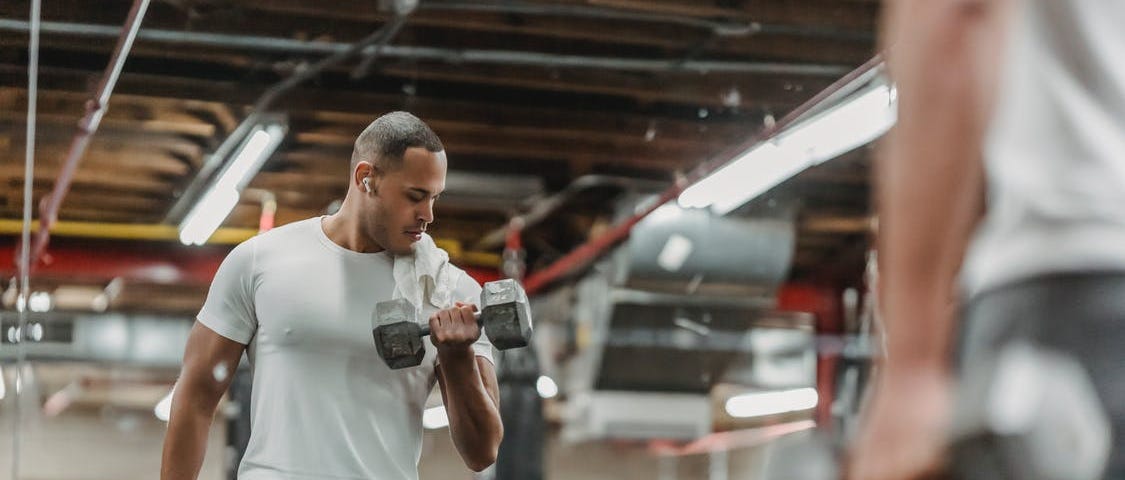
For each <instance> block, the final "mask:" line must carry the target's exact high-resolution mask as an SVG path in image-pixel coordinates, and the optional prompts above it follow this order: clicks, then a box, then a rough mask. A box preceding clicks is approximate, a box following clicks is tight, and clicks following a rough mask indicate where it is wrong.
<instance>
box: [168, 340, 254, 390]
mask: <svg viewBox="0 0 1125 480" xmlns="http://www.w3.org/2000/svg"><path fill="white" fill-rule="evenodd" d="M245 350H246V345H244V344H242V343H239V342H236V341H234V340H231V339H229V338H227V337H225V336H223V335H220V334H219V333H217V332H216V331H214V330H212V329H211V328H209V327H207V326H206V325H204V324H203V323H201V322H195V325H193V326H192V328H191V334H190V335H189V336H188V342H187V346H186V347H185V349H184V365H183V371H182V372H181V375H180V380H179V383H180V385H182V386H183V387H185V388H190V389H191V390H193V391H196V392H198V393H201V394H206V395H207V396H208V397H214V398H215V399H217V398H218V397H220V396H222V394H223V393H224V392H226V390H227V387H228V386H229V385H230V381H231V378H232V377H233V376H234V371H235V369H237V368H238V362H239V360H241V358H242V352H243V351H245Z"/></svg>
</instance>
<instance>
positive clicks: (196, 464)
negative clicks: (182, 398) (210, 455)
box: [160, 407, 214, 480]
mask: <svg viewBox="0 0 1125 480" xmlns="http://www.w3.org/2000/svg"><path fill="white" fill-rule="evenodd" d="M213 416H214V414H213V413H207V412H204V411H193V410H192V409H190V408H186V407H184V408H177V409H176V410H174V411H173V412H172V414H171V418H170V421H169V422H168V432H167V433H166V434H165V438H164V453H163V456H162V460H161V465H160V479H161V480H195V479H196V478H197V477H198V476H199V469H200V468H201V467H202V466H203V456H204V453H205V452H206V451H207V436H208V432H209V431H210V429H211V421H212V418H213Z"/></svg>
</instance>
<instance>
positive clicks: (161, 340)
mask: <svg viewBox="0 0 1125 480" xmlns="http://www.w3.org/2000/svg"><path fill="white" fill-rule="evenodd" d="M15 325H16V324H15V323H14V322H10V321H8V320H5V321H3V322H0V326H2V327H3V330H4V335H3V337H4V338H3V341H4V343H10V342H9V340H11V339H10V338H9V337H10V336H13V335H14V336H15V337H17V338H18V337H19V336H22V337H23V338H24V347H25V349H26V351H27V359H28V360H30V361H82V362H95V363H115V364H126V365H132V366H139V367H157V368H161V367H163V368H179V367H180V365H181V363H182V362H183V355H184V346H185V345H186V344H187V339H188V333H189V332H190V331H191V326H192V323H191V322H190V321H187V319H181V318H168V317H154V316H140V315H137V316H126V315H119V314H104V315H80V316H75V317H60V316H57V315H51V316H46V315H44V316H39V317H37V316H31V317H30V320H29V322H28V329H29V331H28V332H18V331H15V330H12V329H13V328H15ZM37 326H38V327H37ZM9 334H13V335H9ZM12 361H15V352H14V349H11V348H5V349H0V362H12Z"/></svg>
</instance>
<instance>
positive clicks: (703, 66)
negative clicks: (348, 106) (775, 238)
mask: <svg viewBox="0 0 1125 480" xmlns="http://www.w3.org/2000/svg"><path fill="white" fill-rule="evenodd" d="M27 28H28V24H27V22H24V21H20V20H9V19H0V30H4V31H15V32H23V31H26V30H27ZM43 32H44V33H48V34H56V35H75V36H82V37H103V38H104V37H112V36H115V35H116V34H117V32H118V29H117V28H116V27H112V26H108V25H94V24H85V23H63V22H43ZM139 38H140V39H141V40H144V41H147V42H154V43H164V44H168V45H194V46H207V47H216V48H229V49H245V50H258V51H265V52H284V53H293V54H307V55H324V54H334V53H340V52H347V51H348V50H349V49H350V48H352V47H354V45H355V44H347V43H339V42H309V41H303V40H292V39H288V38H276V37H262V36H251V35H230V34H223V33H202V32H184V31H179V30H159V29H145V30H144V31H142V32H140V36H139ZM375 50H378V51H379V56H381V57H386V58H396V59H407V60H415V61H438V62H445V63H451V64H465V63H480V64H498V65H525V66H534V67H548V68H552V67H554V68H595V69H603V70H622V71H646V72H667V71H691V72H698V73H745V74H761V75H807V76H819V77H838V76H840V75H843V74H845V73H847V72H848V71H849V70H850V67H848V66H846V65H832V64H816V63H778V62H733V61H710V60H688V61H683V60H682V59H672V60H659V59H640V58H620V57H590V56H580V55H555V54H548V53H537V52H519V51H510V50H474V49H449V48H434V47H409V46H396V45H387V46H383V47H380V48H377V49H376V48H374V47H368V48H367V49H365V50H364V52H365V53H366V52H372V53H373V52H374V51H375Z"/></svg>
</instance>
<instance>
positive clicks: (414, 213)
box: [368, 147, 446, 255]
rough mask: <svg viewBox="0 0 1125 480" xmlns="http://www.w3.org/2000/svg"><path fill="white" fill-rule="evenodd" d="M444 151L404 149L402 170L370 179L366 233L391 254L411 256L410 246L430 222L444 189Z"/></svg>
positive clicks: (418, 148)
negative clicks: (371, 200)
mask: <svg viewBox="0 0 1125 480" xmlns="http://www.w3.org/2000/svg"><path fill="white" fill-rule="evenodd" d="M445 171H446V159H445V152H431V151H429V150H426V149H425V148H421V147H412V148H408V149H406V153H405V154H404V155H403V159H402V167H401V168H399V169H397V170H394V171H390V172H384V173H382V175H377V176H376V178H374V179H372V187H373V188H374V189H375V190H376V193H374V194H371V198H374V199H375V201H374V202H372V203H371V205H372V206H371V208H370V213H369V216H368V219H369V220H370V222H369V223H368V234H369V235H370V236H371V237H372V238H373V239H374V240H375V241H376V242H377V243H378V244H379V245H381V246H382V247H383V248H384V249H386V250H387V251H388V252H390V253H391V254H393V255H409V254H411V252H412V251H411V248H410V247H411V245H413V244H414V242H416V241H418V240H419V239H421V238H422V232H425V231H426V228H427V227H428V226H429V224H430V223H432V222H433V221H434V201H435V200H437V197H438V195H439V194H441V192H442V191H443V190H445Z"/></svg>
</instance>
